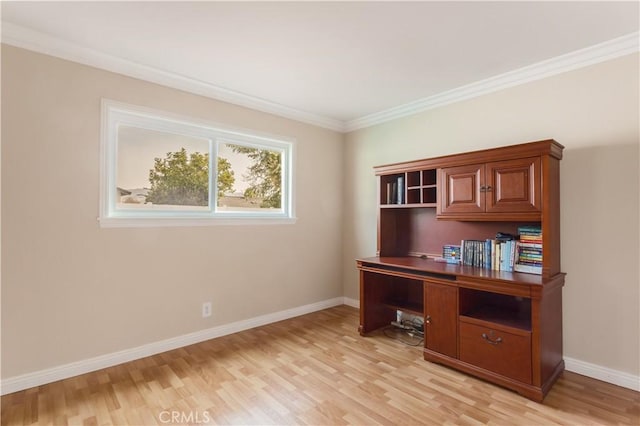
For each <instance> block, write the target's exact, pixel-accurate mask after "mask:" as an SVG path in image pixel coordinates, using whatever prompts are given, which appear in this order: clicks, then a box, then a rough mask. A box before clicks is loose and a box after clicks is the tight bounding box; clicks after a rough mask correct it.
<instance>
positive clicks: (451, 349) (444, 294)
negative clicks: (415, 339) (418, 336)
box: [424, 281, 458, 358]
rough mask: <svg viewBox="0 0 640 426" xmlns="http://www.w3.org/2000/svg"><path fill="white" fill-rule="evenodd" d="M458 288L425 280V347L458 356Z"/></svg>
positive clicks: (454, 356) (453, 356)
mask: <svg viewBox="0 0 640 426" xmlns="http://www.w3.org/2000/svg"><path fill="white" fill-rule="evenodd" d="M457 319H458V288H457V287H454V286H449V285H444V284H436V283H432V282H429V281H425V282H424V335H425V347H426V348H427V349H430V350H432V351H435V352H439V353H441V354H443V355H447V356H450V357H452V358H457V357H458V327H457Z"/></svg>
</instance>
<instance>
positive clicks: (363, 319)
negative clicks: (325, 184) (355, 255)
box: [357, 140, 565, 401]
mask: <svg viewBox="0 0 640 426" xmlns="http://www.w3.org/2000/svg"><path fill="white" fill-rule="evenodd" d="M563 148H564V147H563V146H562V145H560V144H559V143H557V142H555V141H554V140H544V141H538V142H530V143H524V144H519V145H513V146H507V147H502V148H495V149H487V150H482V151H476V152H469V153H464V154H456V155H448V156H443V157H437V158H430V159H424V160H417V161H410V162H405V163H398V164H390V165H384V166H379V167H375V174H376V175H377V178H378V197H379V199H378V251H377V256H376V257H372V258H365V259H357V266H358V269H359V270H360V327H359V332H360V334H361V335H363V336H364V335H366V334H367V333H370V332H372V331H374V330H377V329H379V328H381V327H383V326H387V325H389V324H390V323H391V321H393V320H395V318H396V311H397V310H402V311H403V312H408V313H411V314H414V315H418V316H421V317H423V318H424V334H425V338H424V359H425V360H428V361H433V362H437V363H441V364H444V365H446V366H449V367H453V368H455V369H458V370H460V371H463V372H465V373H468V374H472V375H474V376H477V377H480V378H482V379H485V380H487V381H490V382H493V383H495V384H498V385H501V386H504V387H506V388H509V389H512V390H515V391H517V392H518V393H520V394H522V395H524V396H526V397H527V398H530V399H532V400H535V401H542V400H543V399H544V397H545V395H546V394H547V392H548V391H549V389H550V388H551V386H552V385H553V383H554V382H555V381H556V380H557V378H558V376H559V375H560V373H562V371H563V370H564V361H563V359H562V287H563V285H564V276H565V274H564V273H562V272H561V270H560V187H559V180H560V160H561V159H562V150H563ZM398 178H401V179H402V182H403V183H404V184H403V186H402V191H401V194H400V195H399V197H396V194H394V197H391V194H388V193H387V191H388V190H389V191H390V190H391V187H392V186H391V185H389V183H391V182H397V181H398ZM525 225H536V226H540V227H541V229H542V239H543V261H542V275H534V274H526V273H519V272H503V271H495V270H489V269H481V268H475V267H471V266H461V265H456V264H447V263H441V262H436V261H435V260H434V257H437V256H441V254H442V246H443V245H445V244H460V241H461V240H466V239H479V240H484V239H487V238H489V239H490V238H494V237H495V235H496V233H497V232H506V233H511V234H514V235H516V234H517V231H518V227H520V226H525Z"/></svg>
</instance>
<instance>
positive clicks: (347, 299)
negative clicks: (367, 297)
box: [344, 297, 360, 309]
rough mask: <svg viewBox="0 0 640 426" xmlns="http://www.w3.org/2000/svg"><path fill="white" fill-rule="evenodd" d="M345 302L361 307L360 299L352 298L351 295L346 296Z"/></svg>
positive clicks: (354, 306) (348, 304)
mask: <svg viewBox="0 0 640 426" xmlns="http://www.w3.org/2000/svg"><path fill="white" fill-rule="evenodd" d="M344 304H345V305H347V306H351V307H353V308H358V309H360V301H359V300H358V299H352V298H350V297H345V298H344Z"/></svg>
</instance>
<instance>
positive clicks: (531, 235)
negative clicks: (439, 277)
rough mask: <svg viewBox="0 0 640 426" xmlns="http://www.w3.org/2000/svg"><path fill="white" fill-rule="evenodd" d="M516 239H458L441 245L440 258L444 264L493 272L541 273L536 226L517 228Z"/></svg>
mask: <svg viewBox="0 0 640 426" xmlns="http://www.w3.org/2000/svg"><path fill="white" fill-rule="evenodd" d="M518 234H519V238H520V239H519V240H515V239H506V240H505V239H500V240H499V239H486V240H462V241H461V243H460V245H445V246H443V248H442V259H443V260H444V261H445V262H447V263H453V264H461V265H467V266H474V267H477V268H485V269H491V270H494V271H506V272H514V271H515V272H526V273H530V274H538V275H540V274H542V231H541V229H540V228H539V227H535V226H523V227H520V228H518Z"/></svg>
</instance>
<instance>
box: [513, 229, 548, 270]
mask: <svg viewBox="0 0 640 426" xmlns="http://www.w3.org/2000/svg"><path fill="white" fill-rule="evenodd" d="M518 234H519V235H520V241H519V242H518V258H517V261H516V264H515V267H514V269H515V271H517V272H528V273H530V274H538V275H540V274H542V229H541V228H540V227H539V226H520V227H519V228H518Z"/></svg>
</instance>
